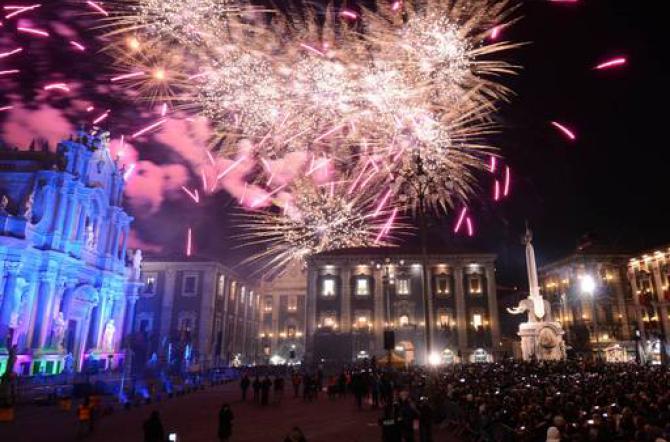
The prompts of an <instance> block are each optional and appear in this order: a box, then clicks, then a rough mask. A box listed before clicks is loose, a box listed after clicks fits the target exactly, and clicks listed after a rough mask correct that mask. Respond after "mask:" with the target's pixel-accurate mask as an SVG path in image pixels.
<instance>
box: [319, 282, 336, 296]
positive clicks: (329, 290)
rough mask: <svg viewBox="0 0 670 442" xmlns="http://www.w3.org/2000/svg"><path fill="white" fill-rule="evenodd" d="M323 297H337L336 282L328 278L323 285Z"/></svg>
mask: <svg viewBox="0 0 670 442" xmlns="http://www.w3.org/2000/svg"><path fill="white" fill-rule="evenodd" d="M321 296H335V280H334V279H333V278H326V279H324V280H323V282H322V283H321Z"/></svg>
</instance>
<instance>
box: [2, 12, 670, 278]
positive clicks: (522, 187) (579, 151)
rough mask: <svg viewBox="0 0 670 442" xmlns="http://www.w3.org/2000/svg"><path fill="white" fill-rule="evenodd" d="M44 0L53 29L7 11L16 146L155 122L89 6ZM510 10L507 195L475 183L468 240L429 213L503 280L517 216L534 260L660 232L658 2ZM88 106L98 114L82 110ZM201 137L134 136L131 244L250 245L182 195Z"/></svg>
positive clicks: (217, 204) (637, 243)
mask: <svg viewBox="0 0 670 442" xmlns="http://www.w3.org/2000/svg"><path fill="white" fill-rule="evenodd" d="M654 3H656V2H654ZM659 3H660V2H659ZM43 5H44V6H43V10H42V11H40V13H39V14H35V15H30V16H26V19H30V21H31V24H32V25H35V26H38V27H41V28H45V29H47V28H48V29H49V30H50V31H51V33H52V37H50V38H49V39H46V40H40V39H35V38H30V37H26V36H18V37H17V36H16V35H15V34H14V33H12V27H13V26H14V24H13V23H14V22H8V21H7V20H4V22H5V23H3V25H4V26H3V27H0V52H5V51H7V50H11V49H13V48H15V47H16V45H17V44H20V45H21V46H22V47H24V48H25V50H24V52H23V53H21V54H18V55H16V56H13V57H15V58H13V59H10V58H9V57H8V58H6V59H1V60H0V70H2V69H13V68H20V69H21V70H22V73H21V75H20V76H17V77H14V78H6V77H0V107H3V106H6V105H13V106H15V109H12V110H7V111H3V112H0V136H2V138H3V139H4V140H5V141H6V142H7V143H9V144H15V145H21V146H23V147H25V146H26V145H27V140H29V139H31V138H32V137H36V136H40V137H45V138H47V139H49V140H50V141H51V143H52V145H53V144H55V142H56V141H57V140H58V139H59V138H62V137H64V136H66V135H67V133H68V132H69V131H71V130H72V129H73V128H74V127H76V125H77V124H78V123H79V122H81V121H91V118H92V114H96V113H99V112H102V111H104V110H106V109H111V111H112V112H111V113H110V117H109V118H108V119H107V120H106V122H105V125H106V126H107V127H108V128H109V129H110V130H111V131H112V136H113V137H116V136H118V135H117V134H118V133H126V134H128V133H132V132H133V131H134V130H137V126H138V121H142V122H144V123H147V122H151V121H152V120H155V119H156V116H155V113H154V110H151V109H149V108H148V106H147V105H146V104H145V103H131V100H130V99H129V97H127V96H125V95H124V94H122V93H120V92H119V91H118V90H117V89H115V88H114V86H113V85H110V84H109V82H108V79H109V78H110V76H111V75H113V71H112V70H111V69H110V66H109V60H108V59H107V58H106V56H105V55H103V54H99V53H97V51H98V50H99V49H100V47H101V46H102V44H103V42H101V41H100V40H99V38H98V37H96V36H98V35H99V32H97V31H95V30H92V29H90V27H91V21H90V20H91V17H90V15H86V13H85V12H87V11H85V10H84V9H83V8H82V6H81V5H80V4H68V6H63V2H43ZM519 14H520V15H522V16H523V19H522V20H521V21H520V22H519V23H517V24H516V25H515V26H514V27H513V28H510V29H504V30H503V37H504V38H506V39H507V38H509V39H511V40H513V41H521V42H528V43H529V44H528V45H527V46H525V47H524V48H522V49H519V50H517V51H515V52H513V53H510V55H509V57H510V58H509V60H510V61H512V62H514V63H517V64H519V65H521V66H522V67H523V69H522V70H521V72H520V74H519V75H518V77H516V78H513V79H511V80H509V81H508V84H509V85H510V86H511V87H512V88H513V89H514V90H515V91H516V93H517V96H516V97H514V98H513V100H512V101H511V102H510V103H509V104H506V105H504V106H503V108H502V111H501V113H500V115H499V118H500V120H499V122H500V123H501V125H502V132H501V133H500V135H498V136H496V137H495V142H496V144H497V145H498V146H500V147H501V149H502V154H503V155H504V156H505V157H506V158H507V162H508V164H510V166H511V167H512V171H513V175H512V195H511V197H510V198H509V199H508V200H506V201H505V202H504V203H502V204H496V205H495V206H493V205H492V204H491V203H490V202H488V201H487V200H488V199H490V189H482V194H483V195H484V196H485V198H483V199H482V200H481V201H479V202H477V203H475V204H474V207H473V208H474V210H475V212H474V213H475V224H476V231H477V235H476V238H474V239H470V238H464V237H463V236H458V237H454V235H453V234H452V227H453V222H454V220H453V217H447V218H441V219H434V220H433V221H432V223H431V234H432V236H433V237H434V238H440V241H441V242H442V244H443V248H444V250H445V251H448V250H450V249H459V250H462V249H464V248H472V249H473V250H480V251H487V252H489V251H493V252H496V253H498V254H499V256H500V258H499V271H500V276H501V279H502V280H503V282H510V283H515V282H522V281H523V279H524V278H525V273H524V272H523V270H522V268H521V266H522V265H523V249H522V247H521V244H520V236H521V234H522V231H523V229H524V221H525V220H528V221H529V223H530V224H531V227H532V228H533V230H534V232H535V239H536V253H537V255H538V261H539V262H540V264H542V263H543V262H546V261H547V260H550V259H553V258H557V257H560V256H561V255H564V254H566V253H569V252H571V251H573V250H574V249H575V247H576V245H577V242H578V240H579V238H580V237H582V236H583V235H587V234H588V235H590V236H591V237H592V238H594V239H595V240H596V241H598V242H601V243H602V244H604V245H610V246H613V247H615V248H618V249H621V250H624V251H626V250H630V251H639V250H642V249H644V248H651V247H654V246H655V245H660V244H663V243H668V242H670V235H668V234H667V225H668V224H667V220H668V215H669V209H668V198H667V194H668V178H667V175H666V174H667V172H666V170H667V168H668V165H669V164H670V161H669V160H670V154H668V151H667V147H666V146H665V142H664V141H665V140H664V135H665V129H666V123H665V121H664V120H665V116H666V114H667V111H666V109H665V108H666V106H665V100H664V99H663V98H662V96H664V95H666V94H665V93H664V92H665V90H664V87H663V86H664V84H665V82H664V80H666V78H667V75H666V74H665V72H664V71H663V70H662V68H661V66H662V65H663V64H664V62H666V60H664V59H662V56H663V54H664V53H667V48H665V47H663V45H662V42H663V41H664V39H663V38H660V31H661V30H662V27H661V24H660V20H661V16H662V15H661V13H660V10H654V7H652V6H651V2H639V1H632V0H608V1H604V0H603V1H596V0H582V1H579V2H577V3H576V4H561V3H551V2H548V1H525V2H523V4H522V7H521V8H520V10H519ZM68 40H76V41H80V42H82V43H83V44H84V45H85V46H86V47H87V52H86V53H80V52H77V51H75V50H73V49H72V47H71V46H69V45H68V44H67V41H68ZM615 56H625V57H627V58H628V64H627V65H626V66H624V67H622V68H615V69H611V70H606V71H594V70H593V67H594V66H595V65H597V64H598V63H600V62H602V61H604V60H607V59H610V58H612V57H615ZM56 81H67V82H69V83H71V84H72V85H73V93H72V94H69V95H67V96H60V97H55V96H54V94H45V93H44V91H43V90H42V87H43V85H44V84H45V83H48V82H56ZM90 104H95V106H96V111H93V112H90V113H86V112H85V110H84V109H85V108H86V107H87V106H88V105H90ZM551 120H556V121H560V122H562V123H565V124H566V125H568V126H570V127H571V128H573V129H574V130H575V131H576V133H577V136H578V139H577V141H576V142H571V141H568V140H566V139H565V137H563V136H561V135H560V134H559V133H558V132H557V131H556V130H555V129H554V128H553V127H551V126H550V125H549V121H551ZM144 123H143V124H144ZM203 145H204V141H203V139H202V133H201V132H200V131H198V130H195V129H194V130H192V131H191V130H186V129H184V128H183V127H181V126H179V124H178V123H174V124H172V126H170V128H168V129H166V131H165V132H163V133H161V134H157V135H156V136H152V137H145V138H143V139H141V140H138V141H137V142H136V143H135V144H134V145H133V146H132V152H133V153H132V154H131V156H134V159H135V160H138V161H140V163H138V164H139V166H138V169H137V174H136V176H135V177H134V178H131V181H130V183H129V193H128V202H129V210H130V212H131V213H132V214H133V215H134V216H135V217H136V221H135V228H136V234H137V235H136V237H135V238H134V243H135V244H136V245H141V246H143V247H145V248H146V249H149V250H154V251H155V252H157V253H160V254H168V253H181V252H183V248H184V242H185V232H186V228H187V226H189V225H190V226H193V229H194V232H195V248H196V252H197V253H198V254H202V255H210V256H218V257H221V258H222V259H223V261H224V262H226V263H228V264H231V265H233V264H235V263H237V262H239V261H240V257H243V256H246V255H247V254H248V253H249V251H247V250H245V249H239V248H235V246H236V245H239V241H237V240H235V238H234V237H235V235H236V234H239V230H236V228H235V227H234V219H232V218H233V215H234V214H235V213H236V211H237V209H236V208H235V204H233V203H232V202H231V200H232V199H231V198H230V197H229V196H227V195H226V194H224V193H220V194H217V195H214V196H209V197H207V198H205V199H204V200H203V201H202V202H201V203H200V204H199V205H197V206H196V205H194V204H193V203H192V201H190V200H189V199H188V198H185V197H184V193H183V192H182V191H181V190H180V188H181V186H182V185H186V186H187V187H190V188H195V187H197V186H198V185H199V172H198V165H199V162H200V161H202V160H203V159H202V156H203V155H202V152H203V149H202V146H203ZM133 180H135V183H133ZM487 186H488V184H487ZM413 241H414V240H409V241H408V242H409V243H410V245H412V244H411V243H412V242H413ZM433 242H438V241H437V240H435V241H433Z"/></svg>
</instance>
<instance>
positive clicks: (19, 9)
mask: <svg viewBox="0 0 670 442" xmlns="http://www.w3.org/2000/svg"><path fill="white" fill-rule="evenodd" d="M40 6H42V5H39V4H36V5H31V6H5V7H4V9H5V10H6V11H11V10H13V11H14V12H10V13H9V14H7V15H5V18H7V19H9V18H12V17H16V16H17V15H19V14H23V13H24V12H28V11H32V10H33V9H37V8H39V7H40Z"/></svg>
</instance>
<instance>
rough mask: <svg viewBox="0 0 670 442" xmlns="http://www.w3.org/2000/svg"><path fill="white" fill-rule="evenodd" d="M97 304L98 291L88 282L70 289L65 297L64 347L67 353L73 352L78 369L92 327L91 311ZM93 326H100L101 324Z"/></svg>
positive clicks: (73, 358) (80, 365)
mask: <svg viewBox="0 0 670 442" xmlns="http://www.w3.org/2000/svg"><path fill="white" fill-rule="evenodd" d="M97 305H98V291H97V290H96V289H95V288H94V287H93V286H91V285H88V284H83V285H80V286H78V287H76V288H72V289H69V290H68V292H67V293H66V295H65V298H64V302H63V310H62V312H63V317H64V320H65V324H66V332H65V342H64V347H65V351H66V353H72V360H73V361H74V362H75V364H76V367H75V368H77V369H80V368H81V367H82V361H83V358H84V353H85V350H86V348H85V347H86V342H87V340H88V336H89V329H90V327H91V319H92V318H91V312H92V311H93V308H94V307H95V306H97ZM93 326H94V327H98V326H99V324H94V325H93ZM96 334H97V331H96Z"/></svg>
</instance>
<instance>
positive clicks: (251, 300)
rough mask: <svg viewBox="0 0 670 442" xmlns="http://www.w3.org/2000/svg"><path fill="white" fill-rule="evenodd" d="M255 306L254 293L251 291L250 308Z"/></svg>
mask: <svg viewBox="0 0 670 442" xmlns="http://www.w3.org/2000/svg"><path fill="white" fill-rule="evenodd" d="M253 305H254V291H253V290H250V291H249V307H253Z"/></svg>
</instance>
